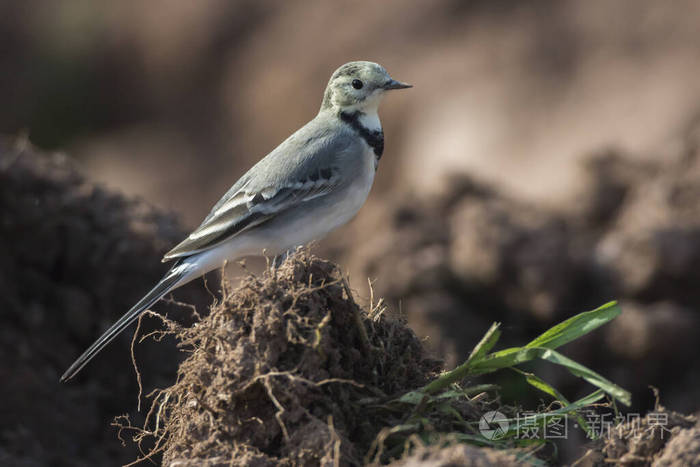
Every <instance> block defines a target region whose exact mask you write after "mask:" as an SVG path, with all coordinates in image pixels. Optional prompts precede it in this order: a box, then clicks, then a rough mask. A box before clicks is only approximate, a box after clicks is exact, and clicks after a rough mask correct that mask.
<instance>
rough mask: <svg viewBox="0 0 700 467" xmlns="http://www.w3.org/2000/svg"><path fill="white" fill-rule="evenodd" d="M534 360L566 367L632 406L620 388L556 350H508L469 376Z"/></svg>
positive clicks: (481, 363) (476, 367)
mask: <svg viewBox="0 0 700 467" xmlns="http://www.w3.org/2000/svg"><path fill="white" fill-rule="evenodd" d="M534 359H541V360H546V361H549V362H551V363H555V364H557V365H561V366H563V367H565V368H566V369H567V370H569V372H571V373H572V374H574V375H576V376H578V377H580V378H583V379H585V380H586V381H588V382H589V383H591V384H592V385H594V386H596V387H598V388H600V389H602V390H603V391H605V392H607V393H608V394H610V395H611V396H613V397H614V398H616V399H618V400H619V401H620V402H622V403H623V404H625V405H627V406H629V405H630V404H631V395H630V393H629V392H627V391H626V390H624V389H622V388H621V387H620V386H618V385H616V384H614V383H612V382H611V381H609V380H607V379H605V378H603V377H602V376H600V375H599V374H598V373H596V372H594V371H593V370H591V369H589V368H586V367H585V366H583V365H581V364H580V363H577V362H575V361H573V360H571V359H570V358H568V357H565V356H564V355H562V354H560V353H559V352H557V351H556V350H552V349H548V348H543V347H529V348H526V347H524V348H521V349H517V348H514V349H508V352H507V353H503V351H502V352H496V353H494V354H492V355H490V356H488V357H486V358H484V359H483V360H481V361H479V362H476V363H475V364H474V365H472V367H471V368H470V371H469V374H472V375H479V374H485V373H491V372H493V371H496V370H500V369H502V368H509V367H512V366H515V365H519V364H521V363H525V362H529V361H532V360H534Z"/></svg>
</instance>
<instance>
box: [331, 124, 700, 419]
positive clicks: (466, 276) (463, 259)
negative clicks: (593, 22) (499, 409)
mask: <svg viewBox="0 0 700 467" xmlns="http://www.w3.org/2000/svg"><path fill="white" fill-rule="evenodd" d="M653 156H655V157H646V158H642V157H639V155H627V154H625V153H623V152H621V151H615V150H609V151H602V152H600V153H598V154H594V155H591V156H590V157H589V159H588V161H587V163H586V165H585V167H584V168H583V172H584V173H585V174H586V176H585V178H586V180H587V181H586V183H585V184H583V185H584V186H583V188H582V191H581V192H580V194H579V195H578V196H577V197H576V198H572V202H571V204H568V205H566V206H561V207H559V208H558V209H555V208H554V207H552V206H546V205H544V204H538V205H533V204H531V203H527V202H524V201H523V200H521V199H516V198H513V197H511V196H509V195H508V194H507V193H504V192H502V191H501V190H498V189H496V188H495V187H492V186H489V185H487V184H484V183H481V182H479V181H476V180H474V179H471V178H469V177H465V176H460V177H456V178H455V179H453V180H452V181H451V182H450V183H448V184H445V186H443V187H442V191H441V193H439V194H436V195H433V196H425V197H416V196H411V195H404V196H403V197H398V196H397V197H395V198H393V199H387V198H386V197H384V198H382V199H381V202H380V203H374V204H372V203H370V204H368V205H367V206H366V207H365V208H364V209H363V215H362V216H361V217H360V218H359V219H358V222H356V223H354V224H353V225H351V226H349V228H350V229H354V231H353V234H351V235H348V238H349V240H348V241H347V242H346V243H345V244H344V246H343V247H342V248H340V249H339V251H340V254H341V256H342V259H341V260H340V263H341V264H343V265H344V266H345V267H348V269H349V271H350V275H351V277H352V278H353V279H356V280H357V281H358V282H357V283H356V286H357V287H360V286H362V285H364V283H366V278H367V277H369V278H371V279H372V281H373V286H374V290H375V294H376V295H378V296H381V297H384V298H385V300H386V303H387V304H388V306H389V307H391V308H396V309H398V308H399V307H400V308H401V310H402V311H404V312H405V313H406V315H407V316H408V321H409V324H410V326H411V327H412V328H413V329H414V330H415V331H416V333H417V334H418V335H420V336H427V337H429V339H428V345H429V346H430V347H431V348H432V349H433V350H434V351H436V353H437V354H438V355H439V356H440V357H442V358H444V359H445V360H446V362H447V364H448V366H450V365H454V364H457V363H458V362H460V361H462V360H463V359H464V358H466V356H467V355H468V353H469V351H470V350H471V348H472V345H473V342H475V340H477V339H478V338H479V337H480V336H481V335H482V334H483V333H484V332H485V330H486V329H487V328H488V326H489V325H490V324H491V322H493V321H501V322H503V323H504V325H505V326H507V327H508V332H507V333H504V339H505V340H506V341H505V342H506V343H511V344H519V343H522V342H526V341H527V340H529V339H531V338H533V337H534V336H535V335H537V334H538V333H539V332H541V331H542V330H543V329H546V328H548V327H550V326H552V325H553V324H555V323H557V322H560V321H562V320H564V319H566V318H568V317H570V316H572V315H573V314H575V313H577V312H581V311H584V310H586V309H592V308H594V307H597V306H599V305H600V304H602V303H605V302H607V301H609V300H620V301H621V304H622V308H623V314H622V316H621V317H620V318H619V319H618V320H616V321H615V322H613V323H611V325H610V326H606V327H605V328H604V329H603V330H601V332H598V333H595V334H593V335H590V336H587V337H586V338H585V339H583V340H581V341H579V342H577V344H576V345H573V346H571V347H572V348H571V349H570V350H567V351H570V352H571V355H572V357H574V358H576V359H579V360H580V361H581V362H582V363H584V364H586V365H588V366H590V367H591V368H595V369H596V371H599V372H600V373H602V374H604V375H606V376H608V377H610V378H611V379H612V380H614V381H615V382H616V383H618V384H620V385H622V386H623V387H625V388H627V389H629V390H631V391H632V393H633V403H634V407H633V408H632V410H634V411H636V412H638V413H645V412H646V411H647V410H650V409H651V408H653V406H654V397H653V394H652V392H651V391H650V390H649V389H648V386H649V385H654V386H656V387H658V388H659V389H660V390H661V395H662V399H663V401H664V402H665V403H666V404H668V405H669V407H671V408H672V409H674V410H678V411H681V412H695V411H697V410H700V406H699V405H698V399H697V398H696V397H694V396H693V395H691V394H689V393H688V391H687V388H689V387H698V386H699V385H700V346H698V345H697V335H698V333H700V313H699V311H700V293H699V291H700V289H699V288H698V287H697V284H698V283H699V282H700V275H699V272H698V271H700V269H699V268H698V267H697V265H698V264H699V261H700V183H699V182H698V180H700V120H697V119H696V120H694V121H691V122H689V124H688V127H687V129H685V130H684V131H682V132H680V133H679V135H678V137H677V138H676V139H675V140H673V141H671V142H670V143H669V144H668V147H667V148H663V149H662V150H659V151H658V154H654V155H653ZM644 159H645V160H644ZM509 340H510V341H509ZM508 341H509V342H508ZM551 378H552V379H551V380H550V382H551V383H553V384H554V385H555V386H557V387H558V388H559V389H561V390H562V391H564V393H565V394H567V393H574V394H581V395H582V393H581V392H580V391H581V389H580V386H578V382H576V381H574V380H572V379H570V378H568V377H567V376H566V375H563V374H562V373H559V374H553V375H551ZM518 397H520V395H518Z"/></svg>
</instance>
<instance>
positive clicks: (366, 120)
mask: <svg viewBox="0 0 700 467" xmlns="http://www.w3.org/2000/svg"><path fill="white" fill-rule="evenodd" d="M358 120H359V122H360V124H361V125H362V126H363V127H365V128H367V129H368V130H369V131H379V130H381V129H382V123H381V122H380V121H379V113H377V109H373V110H372V111H370V112H368V111H367V110H365V111H364V112H362V113H361V114H360V118H358Z"/></svg>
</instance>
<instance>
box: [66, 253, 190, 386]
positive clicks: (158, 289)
mask: <svg viewBox="0 0 700 467" xmlns="http://www.w3.org/2000/svg"><path fill="white" fill-rule="evenodd" d="M177 266H178V264H176V265H174V266H173V268H172V269H171V270H170V271H169V272H168V274H166V275H165V277H163V279H161V280H160V282H158V284H156V286H155V287H153V289H152V290H151V291H150V292H148V293H147V294H146V295H145V296H144V297H143V298H142V299H141V300H139V301H138V303H136V305H134V306H133V307H132V308H131V309H130V310H129V311H127V312H126V314H124V316H122V317H121V318H119V320H118V321H117V322H116V323H114V324H113V325H112V326H111V327H110V328H109V329H107V331H105V333H104V334H102V336H100V338H99V339H97V340H96V341H95V342H94V343H93V344H92V345H91V346H90V347H88V349H87V350H86V351H85V352H83V354H82V355H81V356H80V357H78V359H77V360H76V361H75V362H73V364H72V365H71V366H70V368H68V369H67V370H66V372H65V373H63V376H61V381H62V382H64V381H68V380H69V379H71V378H72V377H73V376H75V375H76V374H77V373H78V372H79V371H80V370H81V369H82V368H83V367H84V366H85V365H87V363H88V362H89V361H90V360H92V358H93V357H94V356H95V355H97V354H98V353H99V352H100V351H101V350H102V349H103V348H105V346H107V344H109V343H110V342H111V341H112V340H113V339H114V338H115V337H117V336H118V335H119V334H120V333H121V332H122V331H123V330H124V329H125V328H126V327H127V326H129V325H130V324H131V323H133V322H134V321H135V320H136V318H138V317H139V315H141V313H143V312H144V311H146V310H147V309H148V307H150V306H151V305H153V304H154V303H155V302H157V301H158V300H160V299H161V297H163V295H165V294H167V293H168V292H170V291H171V290H173V289H174V288H175V287H176V286H177V285H178V282H179V281H180V280H181V279H182V278H183V276H184V273H185V270H183V269H182V268H178V267H177Z"/></svg>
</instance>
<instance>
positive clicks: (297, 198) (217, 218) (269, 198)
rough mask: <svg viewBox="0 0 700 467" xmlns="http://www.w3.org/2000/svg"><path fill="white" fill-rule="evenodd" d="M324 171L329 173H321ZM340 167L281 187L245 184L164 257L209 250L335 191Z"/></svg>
mask: <svg viewBox="0 0 700 467" xmlns="http://www.w3.org/2000/svg"><path fill="white" fill-rule="evenodd" d="M321 172H322V173H323V175H324V176H325V177H324V178H322V177H321ZM338 178H339V177H338V174H337V170H336V169H334V168H328V169H323V170H322V171H319V172H318V173H314V174H312V176H310V178H308V179H306V180H300V181H296V182H292V183H289V184H287V185H285V186H282V187H279V188H276V189H275V188H273V187H265V188H263V189H261V190H258V191H256V192H248V191H245V187H244V188H242V189H241V191H239V192H237V193H233V194H232V195H230V197H229V198H228V199H227V200H225V201H224V202H223V203H220V204H217V206H215V207H214V209H212V212H211V213H210V215H209V216H207V218H206V219H205V220H204V222H203V223H202V225H200V226H199V227H198V228H197V229H196V230H194V231H193V232H192V233H191V234H190V235H189V236H188V237H187V238H186V239H185V240H184V241H182V242H181V243H180V244H178V245H177V246H176V247H175V248H173V249H172V250H170V251H169V252H168V253H166V254H165V256H164V257H163V261H167V260H170V259H173V258H179V257H182V256H189V255H192V254H195V253H199V252H201V251H204V250H208V249H210V248H212V247H214V246H216V245H219V244H221V243H222V242H224V241H226V240H228V239H230V238H232V237H234V236H236V235H239V234H240V233H241V232H244V231H246V230H248V229H251V228H253V227H255V226H258V225H260V224H263V223H264V222H267V221H268V220H270V219H272V218H273V217H275V216H277V215H278V214H280V213H281V212H283V211H285V210H287V209H289V208H291V207H293V206H297V205H299V204H302V203H305V202H307V201H310V200H312V199H315V198H318V197H320V196H324V195H326V194H328V193H329V192H331V191H332V190H333V188H334V187H335V186H336V184H337V181H338Z"/></svg>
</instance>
